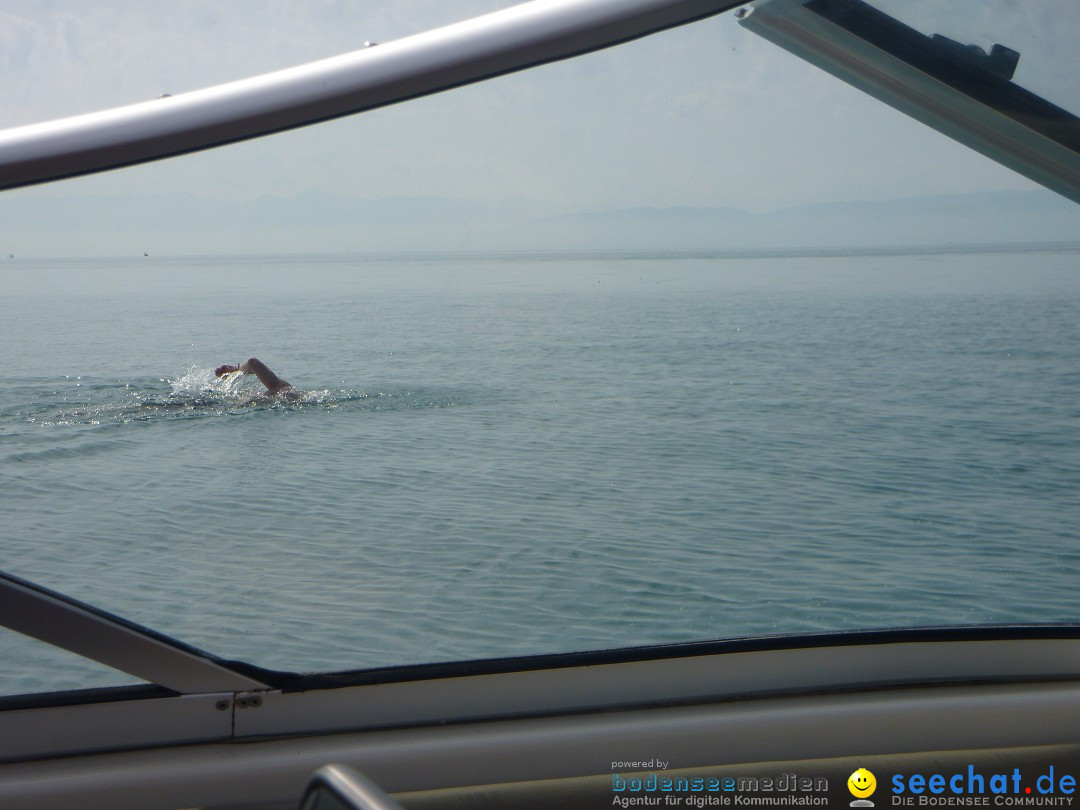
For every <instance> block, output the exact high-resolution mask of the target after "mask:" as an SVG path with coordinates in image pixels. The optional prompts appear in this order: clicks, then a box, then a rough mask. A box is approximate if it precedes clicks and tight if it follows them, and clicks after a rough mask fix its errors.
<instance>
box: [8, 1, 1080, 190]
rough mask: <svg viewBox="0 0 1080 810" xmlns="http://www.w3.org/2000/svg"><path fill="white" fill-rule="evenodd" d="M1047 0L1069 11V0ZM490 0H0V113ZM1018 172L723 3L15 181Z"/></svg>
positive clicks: (549, 181) (632, 182)
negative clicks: (369, 103)
mask: <svg viewBox="0 0 1080 810" xmlns="http://www.w3.org/2000/svg"><path fill="white" fill-rule="evenodd" d="M1000 2H1002V3H1004V4H1005V5H1006V6H1010V5H1014V4H1013V3H1011V2H1010V0H1000ZM1065 2H1066V3H1067V6H1066V8H1067V9H1068V11H1066V13H1067V14H1068V13H1073V14H1075V13H1076V8H1077V4H1075V3H1074V2H1073V0H1065ZM1047 3H1049V4H1056V5H1060V3H1059V2H1058V0H1041V2H1040V5H1046V4H1047ZM508 5H513V3H510V2H504V1H501V0H362V1H361V0H303V2H301V1H300V0H228V2H223V1H222V0H94V2H86V0H5V2H4V4H3V9H2V10H0V77H2V81H0V126H13V125H18V124H25V123H31V122H35V121H41V120H47V119H50V118H57V117H62V116H66V115H70V114H75V113H81V112H88V111H92V110H95V109H100V108H104V107H111V106H117V105H121V104H127V103H132V102H137V101H142V100H146V99H151V98H154V97H156V96H158V95H160V94H161V93H163V92H169V93H172V94H174V95H175V94H177V93H180V92H183V91H185V90H192V89H197V88H200V87H204V86H207V85H210V84H215V83H219V82H223V81H228V80H232V79H238V78H243V77H246V76H249V75H253V74H256V73H259V72H264V71H268V70H273V69H276V68H282V67H288V66H291V65H293V64H296V63H299V62H304V61H310V60H314V59H318V58H322V57H326V56H332V55H335V54H338V53H343V52H346V51H350V50H355V49H357V48H358V47H360V46H361V45H362V44H363V42H364V41H365V40H373V41H378V42H386V41H389V40H391V39H395V38H398V37H401V36H405V35H408V34H411V33H416V32H419V31H422V30H426V29H429V28H433V27H436V26H439V25H442V24H447V23H450V22H455V21H458V20H460V19H464V18H467V17H470V16H474V15H477V14H481V13H485V12H488V11H493V10H496V9H498V8H502V7H505V6H508ZM1033 187H1034V186H1033V184H1031V183H1030V182H1028V181H1027V180H1025V179H1023V178H1021V177H1019V176H1018V175H1016V174H1014V173H1013V172H1011V171H1009V170H1007V169H1004V168H1000V167H998V166H996V165H995V164H993V163H991V162H990V161H988V160H987V159H985V158H983V157H981V156H979V155H977V154H975V153H973V152H970V151H969V150H968V149H966V148H965V147H962V146H959V145H957V144H954V143H952V142H950V141H948V140H947V139H945V138H944V137H942V136H940V135H938V134H937V133H935V132H933V131H931V130H929V129H927V128H926V127H924V126H923V125H921V124H918V123H916V122H914V121H911V120H909V119H907V118H906V117H905V116H903V115H901V114H900V113H898V112H895V111H893V110H891V109H889V108H887V107H885V106H883V105H881V104H880V103H879V102H877V101H874V100H873V99H870V98H868V97H866V96H864V95H862V94H861V93H860V92H858V91H857V90H854V89H852V88H850V87H848V86H846V85H844V84H842V83H840V82H838V81H837V80H835V79H833V78H831V77H830V76H827V75H826V74H824V73H822V72H820V71H819V70H817V69H816V68H813V67H811V66H809V65H806V64H805V63H803V62H801V61H799V60H798V59H796V58H794V57H792V56H789V55H788V54H786V53H785V52H783V51H781V50H780V49H778V48H776V47H775V46H773V45H771V44H769V43H767V42H765V41H763V40H760V39H759V38H758V37H756V36H754V35H753V34H751V33H749V32H747V31H745V30H744V29H742V28H741V27H740V26H739V25H738V24H737V22H736V21H735V18H734V15H733V14H730V13H729V14H725V15H722V16H720V17H716V18H713V19H711V20H707V21H705V22H701V23H696V24H693V25H690V26H687V27H684V28H681V29H678V30H675V31H671V32H667V33H662V34H659V35H656V36H654V37H650V38H647V39H645V40H641V41H638V42H635V43H631V44H629V45H625V46H622V47H619V48H616V49H613V50H608V51H604V52H601V53H598V54H593V55H590V56H587V57H584V58H580V59H576V60H572V61H570V62H562V63H558V64H555V65H549V66H545V67H542V68H539V69H535V70H532V71H527V72H524V73H519V74H515V75H512V76H508V77H502V78H499V79H495V80H492V81H489V82H485V83H482V84H480V85H474V86H472V87H468V88H463V89H458V90H452V91H449V92H447V93H444V94H441V95H438V96H434V97H429V98H426V99H422V100H419V101H413V102H408V103H405V104H402V105H397V106H394V107H390V108H385V109H382V110H377V111H374V112H371V113H367V114H364V115H360V116H355V117H352V118H348V119H344V120H340V121H336V122H332V123H329V124H323V125H320V126H316V127H310V128H306V129H303V130H299V131H294V132H291V133H286V134H282V135H276V136H272V137H269V138H264V139H260V140H257V141H254V142H248V143H246V144H240V145H236V146H230V147H226V148H222V149H217V150H213V151H210V152H206V153H202V154H199V155H194V156H185V157H182V158H176V159H172V160H168V161H164V162H162V163H159V164H155V165H151V166H144V167H137V168H130V169H124V170H121V171H118V172H112V173H109V174H105V175H98V176H96V177H92V178H83V179H79V180H74V181H67V182H65V183H63V184H53V185H50V186H46V187H42V188H41V189H37V190H29V191H19V192H15V193H17V194H27V195H29V194H36V195H54V194H121V193H151V192H163V191H169V192H175V191H186V192H192V193H197V194H200V195H205V196H210V197H215V198H219V199H226V200H235V199H249V198H253V197H258V196H260V195H266V194H271V195H289V194H295V193H298V192H301V191H305V190H310V189H315V190H323V191H330V192H335V193H344V194H349V195H353V196H358V197H363V198H373V199H377V198H382V197H390V196H414V195H436V196H444V197H452V198H465V199H471V200H503V199H512V198H513V199H518V198H528V199H533V200H537V201H541V202H543V203H545V204H550V205H552V206H553V207H556V208H565V209H567V210H592V209H601V208H612V207H616V208H617V207H627V206H641V205H644V206H675V205H694V206H733V207H738V208H745V209H749V210H759V211H762V210H773V209H777V208H781V207H785V206H789V205H798V204H803V203H813V202H824V201H837V200H861V199H882V198H890V197H902V196H914V195H923V194H948V193H955V192H964V191H985V190H1004V189H1028V188H1033Z"/></svg>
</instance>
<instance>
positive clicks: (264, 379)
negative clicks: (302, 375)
mask: <svg viewBox="0 0 1080 810" xmlns="http://www.w3.org/2000/svg"><path fill="white" fill-rule="evenodd" d="M237 371H239V372H241V373H243V374H254V375H255V376H256V377H258V378H259V382H261V383H262V384H263V385H265V386H266V393H268V394H270V395H271V396H276V395H278V394H281V395H283V396H287V397H298V396H301V393H300V392H299V391H297V390H296V389H295V388H293V387H292V385H290V384H289V383H287V382H285V380H283V379H281V377H279V376H278V375H277V374H275V373H274V372H272V371H271V370H270V369H269V368H268V367H267V365H266V363H264V362H263V361H262V360H260V359H259V358H257V357H249V358H248V359H247V360H245V361H244V362H243V363H240V364H239V365H236V366H232V365H228V364H226V365H224V366H218V367H217V368H215V369H214V375H215V376H217V377H224V376H225V375H226V374H235V373H236V372H237Z"/></svg>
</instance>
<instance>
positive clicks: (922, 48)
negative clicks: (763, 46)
mask: <svg viewBox="0 0 1080 810" xmlns="http://www.w3.org/2000/svg"><path fill="white" fill-rule="evenodd" d="M738 16H739V22H740V23H741V24H742V25H743V27H745V28H746V29H748V30H750V31H752V32H754V33H755V34H758V35H760V36H762V37H764V38H765V39H767V40H769V41H770V42H772V43H774V44H776V45H779V46H780V47H781V48H784V49H785V50H787V51H789V52H791V53H793V54H795V55H796V56H798V57H800V58H801V59H804V60H806V61H807V62H810V63H811V64H812V65H815V66H816V67H819V68H821V69H822V70H824V71H826V72H828V73H831V74H832V75H833V76H835V77H837V78H838V79H841V80H843V81H845V82H847V83H848V84H851V85H853V86H854V87H857V88H859V89H860V90H862V91H863V92H866V93H869V94H870V95H871V96H873V97H874V98H876V99H878V100H879V101H882V102H884V103H886V104H888V105H890V106H891V107H895V108H896V109H898V110H900V111H901V112H903V113H905V114H907V115H910V116H911V117H912V118H915V119H916V120H918V121H921V122H922V123H924V124H926V125H927V126H930V127H932V128H933V129H936V130H937V131H938V132H941V133H942V134H944V135H947V136H948V137H950V138H952V139H953V140H956V141H959V142H960V143H962V144H964V145H965V146H968V147H970V148H971V149H974V150H975V151H976V152H980V153H981V154H983V155H985V156H986V157H989V158H990V159H991V160H994V161H996V162H998V163H1001V164H1002V165H1004V166H1007V167H1008V168H1010V169H1012V170H1013V171H1016V172H1019V173H1020V174H1022V175H1024V176H1025V177H1027V178H1029V179H1031V180H1034V181H1035V182H1036V183H1039V184H1041V185H1043V186H1045V187H1046V188H1049V189H1052V190H1053V191H1056V192H1057V193H1059V194H1061V195H1063V196H1065V197H1068V198H1069V199H1070V200H1072V201H1073V202H1078V203H1080V151H1078V148H1080V146H1078V145H1080V119H1078V118H1077V117H1076V116H1074V115H1073V114H1072V113H1070V112H1068V111H1067V110H1063V109H1061V108H1059V107H1056V106H1054V105H1053V104H1050V103H1049V102H1047V101H1045V100H1044V99H1042V98H1040V97H1039V96H1036V95H1035V94H1034V93H1030V92H1029V91H1027V90H1025V89H1023V88H1022V87H1020V86H1019V85H1016V84H1014V83H1012V82H1011V81H1009V79H1008V78H1006V76H1005V75H1002V73H1001V71H1000V70H999V69H995V68H996V66H995V64H994V62H995V60H994V59H993V57H994V56H996V55H997V54H998V53H999V52H1005V53H1008V54H1011V55H1012V56H1018V54H1016V52H1015V51H1011V50H1010V49H1008V48H1003V47H1001V46H996V47H995V49H994V50H993V51H992V52H991V54H990V56H989V57H987V58H986V59H985V60H981V61H980V60H974V59H972V58H971V57H970V56H967V55H966V54H965V53H964V51H965V50H966V49H963V48H962V47H960V48H952V47H950V46H955V45H958V43H952V42H951V41H949V40H946V39H945V38H943V37H926V36H924V35H923V34H921V33H919V32H918V31H915V30H914V29H911V28H908V27H907V26H905V25H903V24H902V23H900V22H898V21H896V20H894V19H892V18H891V17H889V16H888V15H886V14H884V13H882V12H880V11H878V10H877V9H875V8H874V7H873V6H871V5H868V4H867V3H864V2H862V0H755V2H754V3H753V5H752V6H751V7H750V8H749V9H747V10H746V11H745V12H740V14H739V15H738ZM1006 61H1008V60H1006ZM1005 73H1006V74H1007V75H1010V76H1011V70H1006V71H1005Z"/></svg>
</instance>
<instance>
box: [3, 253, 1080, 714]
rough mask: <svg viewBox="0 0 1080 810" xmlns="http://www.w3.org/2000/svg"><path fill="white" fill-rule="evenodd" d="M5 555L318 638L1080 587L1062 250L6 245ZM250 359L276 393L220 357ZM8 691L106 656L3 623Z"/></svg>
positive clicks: (952, 607)
mask: <svg viewBox="0 0 1080 810" xmlns="http://www.w3.org/2000/svg"><path fill="white" fill-rule="evenodd" d="M0 291H2V293H3V299H4V302H5V316H4V318H3V319H2V320H0V338H2V345H3V346H4V347H5V353H4V354H5V360H4V363H3V365H2V366H0V513H2V515H3V530H2V533H0V567H2V568H4V569H5V570H7V571H9V572H11V573H14V574H16V575H19V576H22V577H25V578H27V579H31V580H33V581H36V582H39V583H41V584H43V585H46V586H48V587H52V588H55V589H58V590H61V591H64V592H66V593H69V594H70V595H72V596H75V597H76V598H79V599H82V600H84V601H87V602H90V603H92V604H95V605H98V606H100V607H102V608H105V609H107V610H109V611H112V612H115V613H118V614H120V615H123V616H125V617H128V618H130V619H132V620H134V621H137V622H140V623H142V624H145V625H149V626H151V627H154V628H155V629H158V630H160V631H162V632H164V633H167V634H169V635H172V636H175V637H177V638H179V639H182V640H184V641H186V642H188V643H190V644H193V645H195V646H198V647H201V648H204V649H206V650H209V651H211V652H213V653H216V654H219V655H221V656H224V657H228V658H237V659H243V660H248V661H251V662H252V663H257V664H260V665H263V666H268V667H275V668H282V669H289V670H321V669H345V668H361V667H372V666H385V665H394V664H405V663H419V662H429V661H441V660H451V659H462V658H477V657H493V656H503V655H515V654H525V653H540V652H554V651H564V650H581V649H596V648H603V647H612V646H621V645H630V644H642V643H653V642H665V641H681V640H690V639H703V638H721V637H733V636H743V635H752V634H763V633H789V632H804V631H817V630H839V629H847V628H866V627H897V626H912V625H940V624H972V623H974V624H983V623H1008V622H1057V621H1076V620H1078V619H1080V600H1078V599H1077V596H1076V583H1077V581H1078V573H1080V530H1078V526H1080V430H1078V428H1080V251H1078V250H1072V251H1070V250H1064V249H1059V250H1032V251H1029V252H1020V251H1015V250H1014V251H989V250H987V251H984V252H969V253H958V252H951V253H950V252H945V253H932V252H927V253H917V252H910V253H905V254H901V255H869V256H867V255H861V256H860V255H838V256H826V255H816V256H785V257H765V256H757V257H753V256H743V257H723V256H705V255H703V256H694V257H692V256H665V255H648V256H629V255H588V256H555V255H549V256H520V255H518V256H508V255H500V256H490V255H489V256H472V257H464V256H412V257H409V256H385V257H355V256H309V257H285V256H264V257H227V258H207V257H202V258H190V259H156V258H152V257H151V258H146V259H143V258H139V259H137V260H136V259H121V260H94V261H66V262H47V261H33V262H31V261H20V260H5V261H4V262H3V263H2V264H0ZM252 355H255V356H258V357H260V358H261V359H262V360H264V361H265V362H266V363H267V364H268V365H270V366H271V367H272V368H273V369H274V370H275V371H277V372H278V373H279V374H280V375H281V376H283V377H285V378H286V379H288V380H289V381H290V382H292V383H293V384H294V385H295V386H297V387H299V388H302V389H303V390H304V391H305V395H304V397H303V398H302V399H301V400H299V401H296V402H280V401H272V400H267V399H265V398H262V397H260V396H259V388H260V387H259V386H258V385H257V384H256V383H254V382H253V381H246V382H244V383H242V384H239V385H238V384H236V383H235V382H232V383H230V382H223V381H220V380H216V379H215V378H214V377H213V374H212V372H211V369H212V368H213V367H214V366H216V365H218V364H220V363H224V362H237V361H239V360H241V359H243V358H244V357H248V356H252ZM0 662H2V663H0V687H2V691H3V692H5V693H9V694H10V693H13V692H20V691H28V690H38V689H52V688H68V687H74V686H92V685H105V684H113V683H123V682H126V681H128V680H129V678H128V676H123V675H119V674H117V673H113V672H110V671H108V670H95V669H94V668H93V667H90V666H88V665H85V664H82V663H80V662H78V661H76V660H73V659H72V660H69V659H68V658H67V657H66V656H64V655H63V654H60V653H56V652H54V651H52V650H50V649H49V648H46V647H45V646H44V645H41V644H38V643H36V642H31V641H29V640H24V639H22V637H20V636H18V635H16V634H14V633H12V632H9V631H3V634H2V635H0Z"/></svg>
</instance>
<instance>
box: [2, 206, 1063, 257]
mask: <svg viewBox="0 0 1080 810" xmlns="http://www.w3.org/2000/svg"><path fill="white" fill-rule="evenodd" d="M1062 241H1076V242H1080V206H1078V205H1075V204H1074V203H1072V202H1070V201H1068V200H1065V199H1064V198H1062V197H1060V196H1058V195H1056V194H1054V193H1052V192H1049V191H1003V192H989V193H977V194H961V195H949V196H938V197H918V198H910V199H897V200H881V201H862V202H836V203H822V204H817V205H805V206H799V207H794V208H785V209H781V210H778V211H773V212H769V213H751V212H748V211H743V210H739V209H734V208H708V207H686V206H680V207H669V208H642V207H639V208H625V209H618V210H605V211H592V212H574V213H555V212H552V211H550V210H549V209H546V208H545V207H544V206H542V205H540V204H538V203H533V202H528V201H522V200H512V201H497V202H476V201H465V200H451V199H445V198H439V197H408V198H404V197H403V198H390V199H378V200H370V199H363V198H358V197H350V196H346V195H334V194H326V193H322V192H304V193H301V194H296V195H292V196H283V197H260V198H257V199H253V200H249V201H245V202H227V201H222V200H213V199H206V198H201V197H197V196H194V195H188V194H162V195H146V196H117V197H105V196H99V197H90V196H85V197H74V196H67V197H54V198H49V197H46V196H44V195H36V194H35V195H20V194H17V193H16V194H10V195H6V196H4V197H0V257H7V256H8V255H9V254H16V255H33V256H48V255H100V256H110V255H125V254H132V253H137V254H139V255H141V253H142V252H143V251H147V252H152V253H155V254H197V253H219V252H221V253H278V252H308V251H365V250H372V251H375V250H485V249H497V250H545V249H547V250H607V249H629V250H639V249H663V250H680V249H693V250H696V249H710V250H712V249H718V250H740V249H762V248H783V249H791V248H800V247H805V248H826V247H886V246H896V247H907V246H914V245H964V244H1002V243H1011V242H1062Z"/></svg>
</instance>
